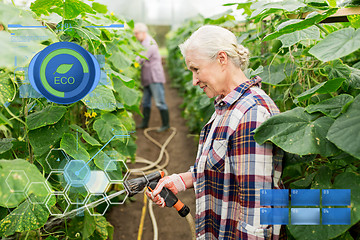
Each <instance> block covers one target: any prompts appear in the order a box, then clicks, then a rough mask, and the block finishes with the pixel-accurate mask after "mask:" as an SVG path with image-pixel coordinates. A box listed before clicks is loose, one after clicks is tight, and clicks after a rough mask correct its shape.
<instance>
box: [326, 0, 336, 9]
mask: <svg viewBox="0 0 360 240" xmlns="http://www.w3.org/2000/svg"><path fill="white" fill-rule="evenodd" d="M326 1H328V3H329V5H330V7H336V0H326Z"/></svg>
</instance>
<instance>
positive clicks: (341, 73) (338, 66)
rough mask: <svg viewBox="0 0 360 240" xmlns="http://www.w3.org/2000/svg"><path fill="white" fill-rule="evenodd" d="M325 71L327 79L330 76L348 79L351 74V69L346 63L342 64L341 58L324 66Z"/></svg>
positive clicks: (330, 77)
mask: <svg viewBox="0 0 360 240" xmlns="http://www.w3.org/2000/svg"><path fill="white" fill-rule="evenodd" d="M324 70H325V72H327V74H328V76H329V79H332V78H345V79H349V77H350V74H351V69H350V68H349V66H348V65H346V64H343V63H342V61H341V60H339V59H336V60H334V61H332V62H330V63H329V65H326V66H325V67H324Z"/></svg>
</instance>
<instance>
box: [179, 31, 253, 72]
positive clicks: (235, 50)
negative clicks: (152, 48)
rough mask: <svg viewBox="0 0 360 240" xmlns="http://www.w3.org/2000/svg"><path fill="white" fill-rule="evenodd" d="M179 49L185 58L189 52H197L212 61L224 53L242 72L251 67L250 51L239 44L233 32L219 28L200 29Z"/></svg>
mask: <svg viewBox="0 0 360 240" xmlns="http://www.w3.org/2000/svg"><path fill="white" fill-rule="evenodd" d="M179 47H180V50H181V53H182V55H183V56H184V58H185V57H186V52H187V51H196V52H197V53H199V54H200V55H203V56H204V57H206V58H208V59H210V60H215V59H216V57H217V54H218V53H219V52H220V51H224V52H226V54H227V55H228V57H229V58H230V60H231V61H232V62H233V64H234V65H235V66H236V67H238V68H240V69H241V70H245V69H246V68H247V66H248V65H249V57H250V53H249V50H248V49H247V48H245V47H244V46H243V45H241V44H238V43H237V40H236V37H235V35H234V34H233V33H232V32H230V31H229V30H227V29H225V28H222V27H219V26H213V25H205V26H202V27H200V28H199V29H198V30H196V31H195V32H194V33H193V34H192V35H191V36H190V37H189V38H188V39H187V40H186V41H185V42H184V43H183V44H180V45H179Z"/></svg>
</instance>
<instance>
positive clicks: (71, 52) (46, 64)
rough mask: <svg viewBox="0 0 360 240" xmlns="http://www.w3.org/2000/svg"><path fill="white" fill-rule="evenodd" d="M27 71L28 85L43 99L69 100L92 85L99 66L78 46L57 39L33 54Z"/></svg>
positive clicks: (98, 75)
mask: <svg viewBox="0 0 360 240" xmlns="http://www.w3.org/2000/svg"><path fill="white" fill-rule="evenodd" d="M28 74H29V80H30V83H31V85H32V86H33V87H34V89H35V90H36V91H37V92H39V93H40V94H42V95H43V96H44V97H45V98H46V99H48V100H49V101H52V102H55V103H59V104H70V103H74V102H77V101H79V100H80V99H82V98H83V97H85V96H86V95H87V94H88V93H90V92H91V91H92V90H94V89H95V87H96V86H97V84H98V82H99V80H100V66H99V63H98V62H97V60H96V59H95V57H94V56H93V55H92V54H91V53H89V52H88V51H86V50H85V49H84V48H82V47H81V46H79V45H77V44H75V43H71V42H57V43H53V44H51V45H50V46H48V47H46V48H45V49H43V50H42V51H41V52H39V53H37V54H36V55H35V56H34V57H33V59H32V60H31V62H30V65H29V71H28Z"/></svg>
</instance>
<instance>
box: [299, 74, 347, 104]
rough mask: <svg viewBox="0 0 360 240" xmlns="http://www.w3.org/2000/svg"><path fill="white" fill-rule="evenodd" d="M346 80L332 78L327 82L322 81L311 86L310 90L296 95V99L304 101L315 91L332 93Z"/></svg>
mask: <svg viewBox="0 0 360 240" xmlns="http://www.w3.org/2000/svg"><path fill="white" fill-rule="evenodd" d="M344 81H345V79H344V78H334V79H330V80H328V81H326V82H322V83H320V84H318V85H316V86H315V87H313V88H310V89H309V90H307V91H305V92H303V93H302V94H300V95H299V96H297V97H296V99H295V100H296V101H298V102H300V101H304V100H306V99H309V98H310V97H311V96H312V95H313V94H314V93H320V94H324V93H332V92H335V91H336V90H338V89H339V87H340V86H341V85H342V83H343V82H344Z"/></svg>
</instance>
